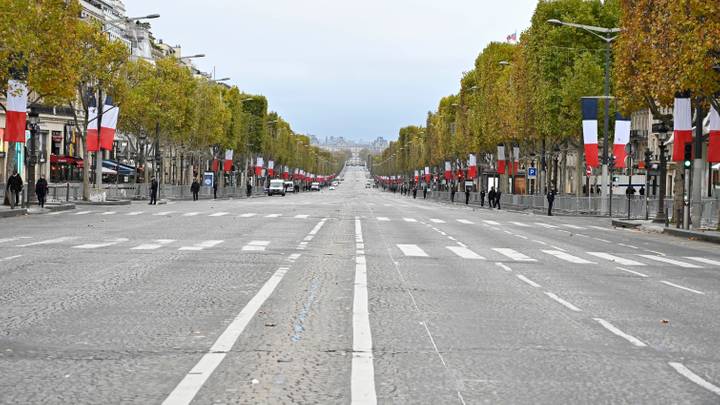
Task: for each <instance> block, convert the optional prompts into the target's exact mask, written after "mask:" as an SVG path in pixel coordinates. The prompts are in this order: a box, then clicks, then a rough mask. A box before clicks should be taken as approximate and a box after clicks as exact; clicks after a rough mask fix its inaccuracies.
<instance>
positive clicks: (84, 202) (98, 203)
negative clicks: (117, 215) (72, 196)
mask: <svg viewBox="0 0 720 405" xmlns="http://www.w3.org/2000/svg"><path fill="white" fill-rule="evenodd" d="M130 203H131V201H130V200H116V201H97V202H96V201H76V202H75V204H76V205H130Z"/></svg>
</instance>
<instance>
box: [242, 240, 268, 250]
mask: <svg viewBox="0 0 720 405" xmlns="http://www.w3.org/2000/svg"><path fill="white" fill-rule="evenodd" d="M269 244H270V241H269V240H253V241H250V243H248V244H247V245H245V246H243V247H242V250H243V251H244V252H248V251H261V252H262V251H265V248H267V246H268V245H269Z"/></svg>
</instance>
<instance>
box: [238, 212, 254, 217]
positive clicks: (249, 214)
mask: <svg viewBox="0 0 720 405" xmlns="http://www.w3.org/2000/svg"><path fill="white" fill-rule="evenodd" d="M256 215H257V214H256V213H254V212H248V213H247V214H242V215H240V218H250V217H254V216H256Z"/></svg>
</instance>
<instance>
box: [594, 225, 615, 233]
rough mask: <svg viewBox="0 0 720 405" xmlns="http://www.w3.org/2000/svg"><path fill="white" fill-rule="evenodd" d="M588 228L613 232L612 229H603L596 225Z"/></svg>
mask: <svg viewBox="0 0 720 405" xmlns="http://www.w3.org/2000/svg"><path fill="white" fill-rule="evenodd" d="M588 228H592V229H599V230H601V231H610V232H612V231H614V229H610V228H604V227H602V226H597V225H588Z"/></svg>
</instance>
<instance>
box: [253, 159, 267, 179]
mask: <svg viewBox="0 0 720 405" xmlns="http://www.w3.org/2000/svg"><path fill="white" fill-rule="evenodd" d="M264 164H265V162H264V161H263V158H261V157H258V158H257V162H256V163H255V175H256V176H258V177H260V176H262V172H263V165H264Z"/></svg>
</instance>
